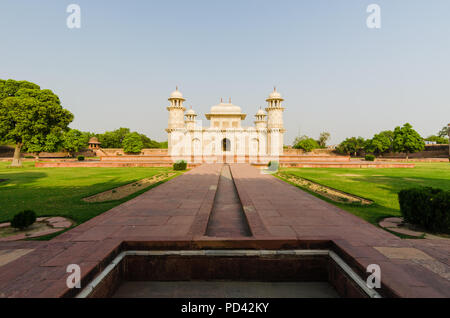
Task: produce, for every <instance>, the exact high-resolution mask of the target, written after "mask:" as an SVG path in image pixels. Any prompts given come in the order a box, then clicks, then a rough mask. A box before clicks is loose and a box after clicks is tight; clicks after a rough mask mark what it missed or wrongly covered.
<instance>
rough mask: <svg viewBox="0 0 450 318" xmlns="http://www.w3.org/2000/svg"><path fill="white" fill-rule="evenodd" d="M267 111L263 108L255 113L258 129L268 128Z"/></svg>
mask: <svg viewBox="0 0 450 318" xmlns="http://www.w3.org/2000/svg"><path fill="white" fill-rule="evenodd" d="M266 117H267V115H266V112H265V111H264V110H262V109H261V108H260V109H259V110H258V112H257V113H256V115H255V118H256V120H255V122H254V123H255V128H256V129H265V128H267V120H266Z"/></svg>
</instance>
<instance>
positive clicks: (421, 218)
mask: <svg viewBox="0 0 450 318" xmlns="http://www.w3.org/2000/svg"><path fill="white" fill-rule="evenodd" d="M398 199H399V204H400V212H401V213H402V216H403V218H404V220H405V221H406V222H408V223H411V224H416V225H419V226H422V227H423V228H425V229H427V230H430V231H432V232H441V233H450V191H443V190H441V189H434V188H430V187H421V188H412V189H405V190H402V191H400V192H399V194H398Z"/></svg>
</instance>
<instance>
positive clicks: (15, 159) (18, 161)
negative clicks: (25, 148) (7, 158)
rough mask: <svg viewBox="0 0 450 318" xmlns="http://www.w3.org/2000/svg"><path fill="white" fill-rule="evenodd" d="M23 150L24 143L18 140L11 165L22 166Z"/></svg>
mask: <svg viewBox="0 0 450 318" xmlns="http://www.w3.org/2000/svg"><path fill="white" fill-rule="evenodd" d="M21 150H22V143H20V142H18V143H17V144H16V148H15V149H14V157H13V160H12V162H11V167H21V166H22V159H21V157H20V151H21Z"/></svg>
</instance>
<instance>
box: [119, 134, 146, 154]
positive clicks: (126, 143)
mask: <svg viewBox="0 0 450 318" xmlns="http://www.w3.org/2000/svg"><path fill="white" fill-rule="evenodd" d="M143 147H144V143H143V142H142V137H141V135H140V134H138V133H137V132H132V133H129V134H128V135H126V136H125V138H124V139H123V151H124V152H126V153H140V152H141V150H142V148H143Z"/></svg>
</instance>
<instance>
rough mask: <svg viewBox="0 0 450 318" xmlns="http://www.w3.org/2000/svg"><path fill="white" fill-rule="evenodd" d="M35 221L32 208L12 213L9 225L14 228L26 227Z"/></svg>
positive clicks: (21, 228)
mask: <svg viewBox="0 0 450 318" xmlns="http://www.w3.org/2000/svg"><path fill="white" fill-rule="evenodd" d="M34 222H36V213H35V212H34V211H33V210H25V211H22V212H20V213H17V214H16V215H14V218H13V219H12V221H11V226H12V227H13V228H16V229H20V230H23V229H26V228H27V227H29V226H30V225H31V224H33V223H34Z"/></svg>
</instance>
